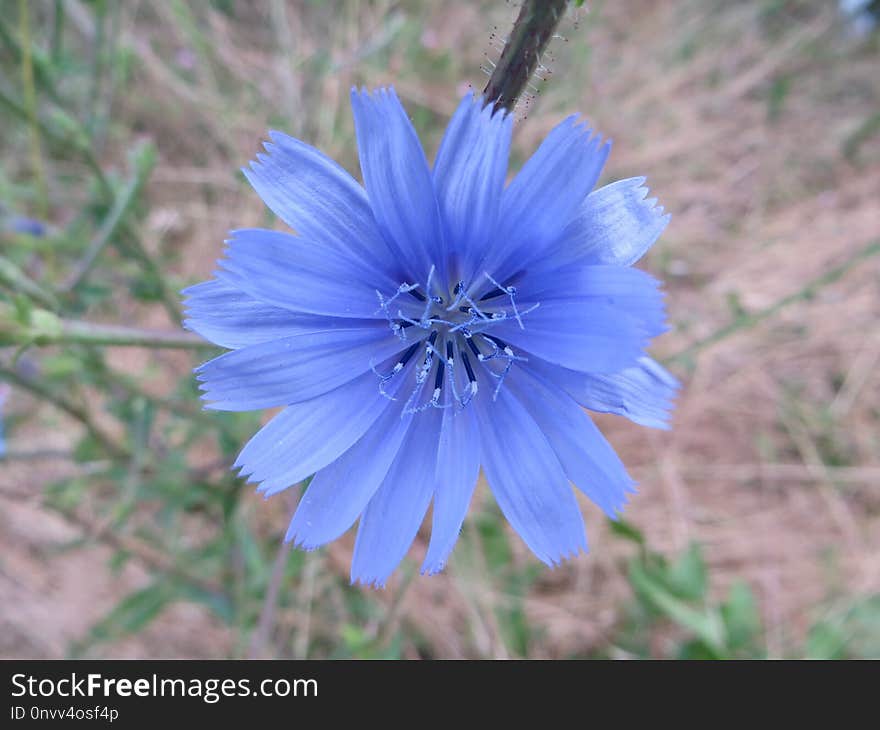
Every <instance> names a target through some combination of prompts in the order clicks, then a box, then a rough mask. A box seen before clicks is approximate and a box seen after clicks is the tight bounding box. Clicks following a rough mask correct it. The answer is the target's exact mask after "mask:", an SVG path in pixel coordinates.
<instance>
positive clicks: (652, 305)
mask: <svg viewBox="0 0 880 730" xmlns="http://www.w3.org/2000/svg"><path fill="white" fill-rule="evenodd" d="M516 298H517V300H518V301H519V302H521V303H522V304H521V305H520V306H521V307H522V308H527V307H528V305H530V304H532V303H540V306H542V307H543V306H546V305H547V304H549V303H551V302H556V303H561V301H569V302H571V303H572V304H576V303H578V301H579V302H581V303H585V304H599V305H606V306H608V307H613V308H614V309H615V310H617V311H619V312H621V313H625V314H627V315H629V316H631V317H632V318H633V319H635V320H636V321H638V322H639V323H641V325H642V326H643V327H644V329H645V331H646V332H649V333H651V336H656V335H659V334H662V333H663V332H665V331H666V329H667V328H666V310H665V307H664V306H663V293H662V292H661V291H660V282H659V281H657V279H655V278H654V277H652V276H650V275H649V274H646V273H645V272H644V271H640V270H638V269H631V268H628V267H626V266H609V265H590V264H580V263H576V264H571V265H569V266H565V267H563V268H561V269H555V270H547V269H544V270H542V271H532V272H529V275H528V276H526V277H524V278H523V280H522V283H521V284H519V285H518V286H517V294H516ZM529 316H531V315H529ZM528 326H529V324H528V322H526V327H528Z"/></svg>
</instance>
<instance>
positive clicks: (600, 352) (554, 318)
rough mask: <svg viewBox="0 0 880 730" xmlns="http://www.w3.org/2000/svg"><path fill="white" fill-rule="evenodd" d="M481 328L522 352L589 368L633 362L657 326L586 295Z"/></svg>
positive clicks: (614, 367)
mask: <svg viewBox="0 0 880 730" xmlns="http://www.w3.org/2000/svg"><path fill="white" fill-rule="evenodd" d="M522 321H523V327H522V328H520V326H519V324H518V323H517V322H516V320H515V319H513V318H512V317H511V318H509V319H508V320H504V321H501V322H499V323H497V324H496V325H495V326H492V327H491V328H489V329H488V330H487V331H488V332H489V333H490V334H492V335H497V336H499V337H501V338H503V339H504V340H506V341H508V342H510V343H511V344H513V345H514V346H515V348H514V349H516V348H517V347H518V348H521V349H522V350H525V351H526V353H530V354H532V355H537V356H538V357H541V358H543V359H545V360H548V361H550V362H552V363H554V364H556V365H562V366H563V367H567V368H571V369H572V370H580V371H583V372H593V373H614V372H617V371H619V370H623V369H624V368H627V367H630V366H632V365H634V364H635V362H636V361H637V360H638V358H639V357H640V356H641V355H642V353H643V352H644V349H645V347H646V345H647V344H648V340H649V338H651V337H653V336H655V335H657V334H659V332H657V331H655V330H652V329H650V328H648V327H647V326H646V324H645V322H643V321H640V320H639V318H637V317H636V316H633V315H631V314H630V313H628V312H626V311H625V310H623V309H621V308H620V307H615V306H610V305H607V304H597V303H595V302H590V301H587V300H583V299H582V300H572V301H568V300H564V299H559V300H549V301H546V302H541V305H540V306H539V307H538V308H537V309H535V310H534V311H532V312H529V313H528V314H527V315H525V316H523V317H522Z"/></svg>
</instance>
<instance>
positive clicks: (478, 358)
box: [465, 337, 485, 362]
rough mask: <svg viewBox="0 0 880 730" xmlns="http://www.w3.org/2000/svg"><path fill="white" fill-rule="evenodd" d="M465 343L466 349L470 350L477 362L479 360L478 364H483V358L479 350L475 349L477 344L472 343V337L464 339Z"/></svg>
mask: <svg viewBox="0 0 880 730" xmlns="http://www.w3.org/2000/svg"><path fill="white" fill-rule="evenodd" d="M465 342H467V344H468V347H470V348H471V352H473V353H474V355H476V356H477V360H479V361H480V362H483V360H484V359H485V358H484V357H483V353H482V352H480V348H479V347H477V343H476V342H474V338H473V337H467V338H465Z"/></svg>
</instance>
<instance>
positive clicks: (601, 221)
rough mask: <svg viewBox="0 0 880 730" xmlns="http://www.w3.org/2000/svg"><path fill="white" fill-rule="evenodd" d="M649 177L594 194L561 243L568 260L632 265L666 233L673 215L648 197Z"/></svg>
mask: <svg viewBox="0 0 880 730" xmlns="http://www.w3.org/2000/svg"><path fill="white" fill-rule="evenodd" d="M644 182H645V178H643V177H633V178H629V179H627V180H618V181H617V182H614V183H611V184H610V185H606V186H605V187H603V188H599V189H598V190H596V191H594V192H592V193H590V194H589V195H588V196H587V197H586V199H585V200H584V202H583V204H582V205H581V208H580V210H579V211H578V214H577V216H576V217H575V218H574V220H573V221H571V222H570V223H569V224H568V227H567V228H566V229H565V233H564V234H563V236H562V239H561V241H560V243H559V245H558V250H559V255H560V257H561V258H562V259H564V260H565V261H579V262H581V263H586V264H616V265H618V266H631V265H632V264H634V263H635V262H636V261H638V260H639V259H640V258H641V257H642V256H643V255H644V254H645V252H646V251H647V250H648V249H649V248H651V246H653V245H654V242H655V241H656V240H657V238H658V237H659V236H660V234H661V233H663V230H664V229H665V228H666V226H667V224H668V223H669V218H670V216H669V215H668V214H667V215H663V208H662V206H659V205H657V199H656V198H648V197H647V195H648V188H646V187H644Z"/></svg>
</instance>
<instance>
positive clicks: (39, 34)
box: [0, 0, 880, 658]
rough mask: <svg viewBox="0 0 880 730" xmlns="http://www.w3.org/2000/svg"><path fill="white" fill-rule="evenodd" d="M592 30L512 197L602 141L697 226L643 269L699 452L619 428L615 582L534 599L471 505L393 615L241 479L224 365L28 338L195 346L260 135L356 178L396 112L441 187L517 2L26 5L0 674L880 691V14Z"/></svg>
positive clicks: (601, 19) (568, 568)
mask: <svg viewBox="0 0 880 730" xmlns="http://www.w3.org/2000/svg"><path fill="white" fill-rule="evenodd" d="M588 5H589V9H587V8H586V7H584V8H581V9H579V10H574V9H571V10H570V12H569V15H568V16H567V17H566V18H565V19H564V20H563V22H562V24H561V25H560V28H559V35H560V37H559V38H556V39H555V40H554V41H553V42H552V44H551V46H550V48H549V51H548V53H547V56H546V58H545V59H544V65H545V67H546V68H545V69H544V71H542V73H541V74H540V76H541V78H535V79H534V87H533V89H532V91H531V92H530V94H529V95H528V96H527V97H525V98H524V99H523V100H522V102H521V103H520V106H519V107H518V109H517V117H518V122H517V124H516V129H515V137H514V149H513V152H512V169H513V170H516V169H518V167H519V166H520V165H521V164H522V162H523V161H524V160H525V159H526V158H527V157H528V155H530V154H531V152H532V151H533V150H534V149H535V148H536V146H537V145H538V143H539V141H540V140H541V138H542V137H543V136H544V135H545V134H546V133H547V132H548V131H549V130H550V129H551V128H552V127H553V126H554V125H555V124H556V123H557V122H559V121H560V120H561V119H562V118H563V117H565V116H567V115H568V114H570V113H572V112H574V111H581V112H583V113H584V114H586V115H587V117H588V118H589V119H590V120H591V121H592V122H593V123H594V124H595V126H597V127H598V129H599V130H601V131H602V132H604V133H605V134H607V135H609V136H611V137H612V138H613V139H614V141H615V146H614V150H613V152H612V154H611V157H610V160H609V163H608V165H607V167H606V169H605V174H604V178H603V183H604V182H609V181H612V180H614V179H617V178H622V177H629V176H632V175H647V177H648V184H649V185H650V186H651V188H652V190H653V192H654V193H655V194H656V195H657V196H658V197H659V198H660V202H661V203H662V204H664V205H665V206H666V208H667V210H669V211H670V212H671V213H672V214H673V218H672V223H671V225H670V226H669V228H668V229H667V231H666V233H665V234H664V236H663V237H662V238H661V240H660V241H659V243H658V244H657V245H656V246H655V247H654V248H653V249H652V251H651V252H650V253H649V255H648V256H647V257H646V258H645V259H644V260H643V261H642V262H641V264H640V266H642V267H643V268H645V269H647V270H649V271H651V272H652V273H654V274H656V275H657V276H659V277H662V278H663V279H664V280H665V282H666V288H667V291H668V297H667V302H668V307H669V313H670V319H671V323H672V331H671V332H670V333H669V334H668V335H665V336H664V337H662V338H660V340H659V341H658V342H657V344H656V348H655V354H656V355H657V357H658V358H660V359H661V360H662V361H663V362H665V363H666V364H667V366H668V367H669V368H670V369H671V370H673V371H674V372H675V374H676V375H677V376H678V377H679V378H680V379H681V380H682V383H683V389H682V392H681V395H680V398H679V402H678V407H677V410H676V412H675V415H674V419H673V428H672V430H671V431H669V432H658V431H650V430H647V429H644V428H641V427H638V426H635V425H633V424H631V423H629V422H628V421H625V420H623V419H620V418H616V417H613V416H612V417H600V418H598V419H597V420H598V422H599V425H600V426H601V428H602V429H603V431H604V432H605V433H606V435H607V436H608V438H609V439H610V441H611V442H612V443H613V444H614V446H615V447H616V448H617V449H618V451H619V452H620V453H621V455H622V457H623V459H624V461H625V462H626V463H627V465H628V466H629V467H630V469H631V472H632V474H633V476H634V477H635V478H636V479H637V480H638V481H639V484H640V486H639V494H638V495H637V496H636V497H635V498H634V500H633V501H632V503H631V506H630V507H629V508H628V511H627V512H626V515H625V521H622V522H619V523H615V524H611V523H609V522H608V521H606V520H605V519H604V518H603V517H602V515H601V513H600V512H599V510H598V509H597V508H595V507H594V506H593V505H591V504H588V503H587V502H586V501H585V500H584V501H583V508H584V512H585V515H586V520H587V526H588V532H589V535H590V543H591V553H590V555H589V556H586V557H584V556H582V557H580V558H578V559H577V560H575V561H573V562H569V563H566V564H564V565H563V566H561V567H559V568H557V569H555V570H552V571H551V570H549V569H547V568H545V567H544V566H543V565H541V564H540V563H538V562H537V560H536V559H535V558H534V557H533V556H532V555H531V554H530V553H529V552H528V550H527V549H526V548H525V546H524V545H523V544H522V543H521V542H520V540H519V539H518V538H517V537H516V536H515V535H514V534H513V533H512V532H511V531H510V530H509V528H508V527H507V525H506V524H505V523H504V521H503V520H502V519H501V517H500V514H499V512H498V509H497V507H496V506H495V504H494V502H493V501H492V499H491V498H490V497H489V495H488V490H487V489H486V488H485V485H482V486H481V487H480V488H479V489H478V492H477V497H476V501H475V504H474V505H473V507H472V509H471V512H470V515H469V517H468V520H467V522H466V524H465V528H464V530H463V533H462V537H461V540H460V541H459V543H458V546H457V547H456V549H455V552H454V553H453V557H452V560H451V564H450V566H449V568H448V569H447V570H446V572H445V573H444V574H443V575H440V576H437V577H433V578H423V577H421V576H419V575H418V565H419V561H420V560H421V558H422V556H423V554H424V550H425V547H426V544H427V537H428V530H427V528H428V526H427V525H426V526H425V529H424V530H423V532H422V533H421V534H420V536H419V537H418V538H417V540H416V544H415V545H414V547H413V549H412V550H411V553H410V556H409V558H408V559H407V561H406V563H405V564H404V565H403V567H402V568H401V569H399V570H398V572H397V573H396V574H395V576H394V577H393V579H392V581H391V582H390V584H389V587H388V589H387V590H385V591H374V590H370V589H364V588H361V587H352V586H350V585H349V581H348V566H349V563H350V558H351V551H352V545H353V531H352V532H351V533H349V534H348V535H346V536H345V537H344V538H343V539H341V540H339V541H337V542H335V543H333V544H332V545H330V546H329V547H327V548H324V549H322V550H319V551H316V552H313V553H308V554H307V553H303V552H299V551H291V550H289V549H287V548H282V547H281V539H282V536H283V534H284V531H285V529H286V526H287V522H288V520H289V517H290V514H291V513H292V510H293V507H294V506H295V503H296V497H297V494H298V490H297V489H293V490H290V491H289V493H285V494H282V495H279V496H277V497H275V498H273V499H271V500H269V501H264V500H263V499H261V498H258V497H257V496H256V495H255V494H254V490H253V487H252V486H248V485H245V484H244V483H243V482H242V481H240V480H237V479H236V478H234V476H233V474H232V473H231V472H230V470H229V465H230V464H231V462H232V460H233V459H234V456H235V455H236V453H237V451H238V450H239V448H240V447H241V445H243V444H244V442H245V441H246V440H247V439H248V438H249V436H250V435H251V434H252V433H254V432H255V431H256V429H257V428H258V426H259V424H260V423H261V422H262V421H264V420H266V419H267V417H268V414H266V413H251V414H247V413H246V414H221V413H213V412H211V413H205V412H202V411H201V410H200V406H199V401H198V395H197V391H196V388H195V383H194V380H193V377H192V375H191V369H192V367H193V366H195V365H196V364H197V363H199V362H201V361H203V360H204V359H207V357H208V356H210V355H211V354H212V352H215V351H212V350H211V349H210V348H209V349H202V350H192V349H186V348H183V349H181V348H178V349H175V348H170V347H169V348H158V349H157V348H153V349H146V348H140V347H105V346H95V345H90V344H76V345H73V344H69V345H65V346H47V345H46V344H45V342H46V341H47V340H46V337H45V336H44V337H43V338H42V339H41V338H40V337H39V336H37V337H36V341H35V342H34V343H33V344H29V345H28V344H25V345H23V346H22V344H21V338H22V334H21V333H22V332H23V331H25V332H36V331H37V330H40V331H41V332H43V334H44V335H45V332H46V328H47V327H49V328H50V329H51V323H52V322H54V321H55V320H53V319H52V318H51V315H46V314H45V312H47V311H48V312H54V313H55V314H57V315H60V316H62V317H64V318H65V319H67V320H71V321H76V322H91V323H103V324H109V325H126V326H136V327H144V328H151V329H155V330H161V331H162V332H168V333H172V335H170V337H171V338H172V340H173V338H174V337H175V336H176V335H174V334H173V333H175V332H178V333H179V332H180V301H179V296H178V291H179V290H180V289H181V288H182V287H184V286H186V285H188V284H190V283H193V282H196V281H199V280H202V279H205V278H207V277H208V275H209V274H210V272H211V271H212V269H213V264H214V261H215V259H216V258H217V257H218V255H219V254H220V252H221V247H222V242H223V239H224V236H225V234H226V232H227V231H228V230H229V229H230V228H236V227H247V226H260V225H263V226H273V225H277V223H276V222H275V221H274V220H273V218H272V216H271V214H270V213H269V212H268V211H267V209H266V208H265V207H264V206H263V204H262V203H261V201H260V200H259V198H258V197H257V196H256V194H254V193H253V192H252V191H251V190H250V189H249V187H248V186H247V184H246V182H245V181H244V179H243V176H242V175H241V173H240V172H239V167H240V166H242V165H244V164H245V163H246V162H247V161H248V160H249V159H251V158H252V157H253V156H254V155H255V154H256V152H257V151H258V150H259V146H260V143H261V141H262V140H263V139H265V137H266V132H267V130H268V129H270V128H275V129H279V130H282V131H285V132H287V133H289V134H291V135H294V136H296V137H299V138H301V139H303V140H305V141H307V142H309V143H310V144H313V145H315V146H316V147H319V148H320V149H322V150H324V151H325V152H327V153H328V154H329V155H330V156H331V157H333V158H335V159H336V160H338V161H340V162H341V164H343V165H344V166H345V167H346V168H347V169H348V170H350V171H352V173H353V174H355V175H356V176H358V166H357V155H356V148H355V142H354V137H353V129H352V121H351V115H350V110H349V104H348V91H349V88H350V87H351V86H352V85H354V84H366V85H368V86H371V87H374V86H378V85H381V84H389V83H393V84H394V85H395V87H396V89H397V91H398V93H399V95H400V96H401V98H402V100H403V102H404V104H405V106H406V108H407V111H408V112H409V114H410V115H411V117H412V119H413V122H414V124H415V126H416V128H417V130H418V131H419V134H420V136H421V138H422V140H423V143H424V144H425V147H426V151H427V153H428V156H429V158H432V157H433V154H434V152H435V151H436V148H437V145H438V143H439V140H440V137H441V134H442V131H443V129H444V126H445V124H446V122H447V120H448V118H449V116H450V114H451V112H452V111H453V109H454V108H455V106H456V104H457V101H458V99H459V98H460V96H461V94H462V93H463V92H464V91H465V90H467V89H468V88H469V87H473V88H476V89H478V90H481V89H482V88H483V86H484V85H485V81H486V75H485V72H484V71H483V70H482V67H488V65H490V63H491V61H493V60H495V59H497V58H498V56H499V54H500V48H501V44H502V41H503V38H504V36H505V34H506V33H507V32H508V29H509V28H510V26H511V23H512V21H513V19H514V18H515V16H516V13H517V10H518V8H517V4H516V3H509V2H504V1H503V0H494V1H492V2H489V1H488V0H480V1H478V0H472V1H470V2H465V1H455V2H443V3H434V2H427V1H426V0H422V1H421V2H417V1H415V0H408V1H404V2H392V1H390V0H372V1H367V0H363V1H360V2H356V1H351V2H320V1H318V0H211V1H208V0H204V1H202V2H184V1H183V0H168V2H160V3H152V2H145V1H142V0H126V1H125V2H114V1H113V0H91V1H87V0H55V1H54V2H53V1H51V0H34V1H33V2H27V0H20V1H18V0H2V1H0V125H2V126H0V128H2V135H0V399H2V400H3V401H4V402H3V405H2V408H3V429H4V436H5V456H4V457H3V458H2V459H0V656H3V657H7V658H8V657H22V658H41V657H70V656H74V657H75V656H89V657H111V656H112V657H284V658H289V657H315V658H321V657H338V658H351V657H358V658H374V657H400V658H417V657H426V658H462V657H464V658H488V657H498V658H503V657H531V658H572V657H611V658H638V657H657V658H675V657H721V658H723V657H753V658H761V657H815V658H832V657H874V658H880V552H878V548H880V374H878V365H880V327H878V316H880V202H878V201H880V55H878V49H880V40H878V33H877V25H876V24H877V20H878V3H877V2H873V3H870V2H862V3H860V2H841V3H837V2H833V1H831V0H740V1H738V2H722V1H721V0H708V1H707V0H620V1H618V2H609V1H607V0H606V1H605V2H601V1H597V2H592V3H588ZM47 323H48V324H47ZM41 328H42V329H41ZM49 339H51V338H49ZM184 344H185V343H184ZM2 345H5V346H2Z"/></svg>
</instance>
